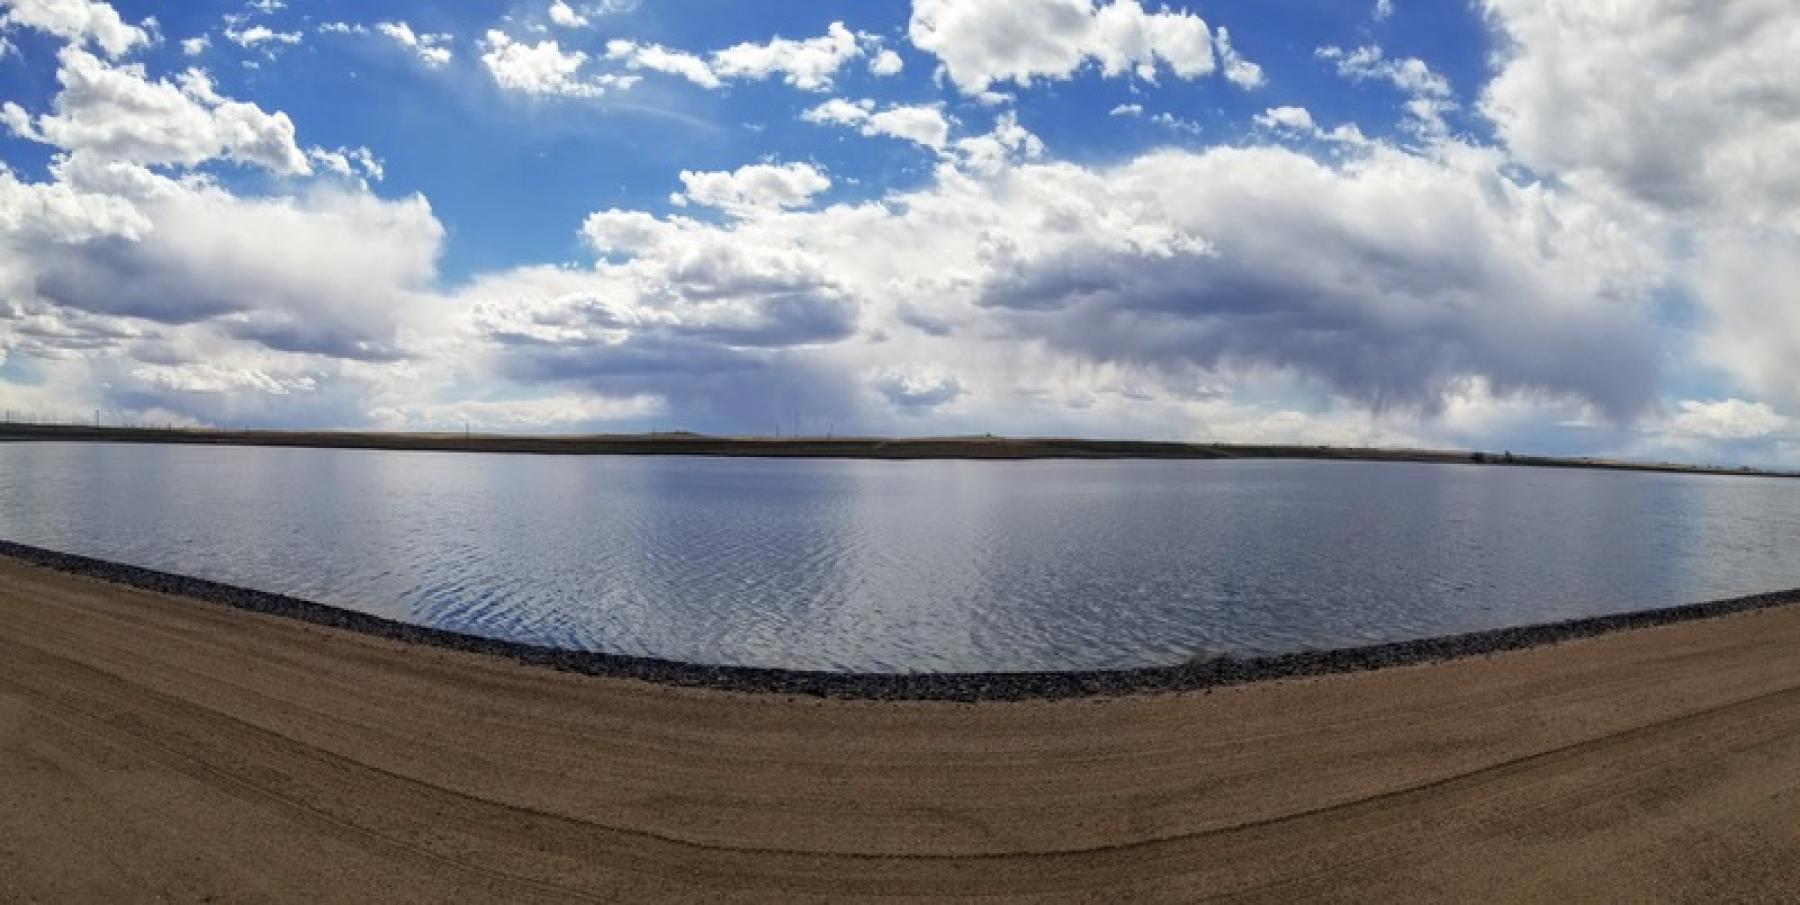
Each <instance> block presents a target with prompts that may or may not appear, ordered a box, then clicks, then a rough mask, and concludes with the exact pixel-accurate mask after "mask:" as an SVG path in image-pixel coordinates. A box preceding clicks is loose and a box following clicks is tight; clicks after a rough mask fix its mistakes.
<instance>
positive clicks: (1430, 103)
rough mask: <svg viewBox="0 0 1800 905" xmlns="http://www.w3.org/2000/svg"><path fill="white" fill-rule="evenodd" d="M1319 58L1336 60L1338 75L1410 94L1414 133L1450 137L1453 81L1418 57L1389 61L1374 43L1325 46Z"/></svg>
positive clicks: (1408, 105) (1408, 106) (1409, 112)
mask: <svg viewBox="0 0 1800 905" xmlns="http://www.w3.org/2000/svg"><path fill="white" fill-rule="evenodd" d="M1316 55H1317V56H1318V57H1319V58H1320V59H1322V60H1330V61H1332V62H1333V63H1334V64H1335V65H1336V67H1337V72H1338V75H1341V76H1343V77H1344V78H1346V79H1349V80H1351V81H1355V82H1364V81H1370V80H1375V81H1384V82H1388V83H1389V84H1392V85H1393V86H1394V87H1395V88H1398V89H1399V90H1400V91H1402V92H1404V93H1405V94H1407V95H1408V98H1407V100H1406V102H1405V105H1404V109H1405V111H1406V113H1407V116H1408V117H1409V118H1410V126H1411V128H1412V130H1413V131H1414V132H1415V133H1417V134H1418V135H1419V136H1420V137H1421V138H1424V139H1426V140H1428V141H1436V140H1441V139H1443V138H1444V137H1445V136H1447V135H1448V134H1449V131H1450V129H1449V126H1448V125H1447V124H1446V123H1445V122H1444V117H1445V116H1446V115H1447V114H1449V113H1450V112H1451V111H1453V110H1455V109H1456V108H1457V104H1456V102H1455V101H1454V100H1452V99H1451V98H1452V96H1453V92H1452V91H1451V88H1450V81H1449V80H1448V79H1446V78H1444V77H1443V76H1441V75H1439V74H1437V73H1435V72H1433V71H1431V67H1430V66H1429V65H1427V64H1426V63H1425V61H1424V60H1421V59H1418V58H1416V57H1407V58H1403V59H1397V60H1396V59H1389V58H1388V57H1387V55H1386V53H1385V52H1384V51H1383V50H1382V49H1381V48H1380V47H1378V46H1375V45H1373V44H1370V45H1365V46H1363V47H1359V48H1357V49H1355V50H1352V51H1346V50H1344V49H1343V48H1341V47H1335V46H1330V47H1321V48H1319V49H1318V51H1317V52H1316Z"/></svg>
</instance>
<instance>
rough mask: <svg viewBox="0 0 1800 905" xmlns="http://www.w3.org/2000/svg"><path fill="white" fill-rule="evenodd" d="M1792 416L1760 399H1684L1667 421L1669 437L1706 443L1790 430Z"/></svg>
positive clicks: (1759, 436) (1749, 438) (1763, 436)
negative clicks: (1789, 416)
mask: <svg viewBox="0 0 1800 905" xmlns="http://www.w3.org/2000/svg"><path fill="white" fill-rule="evenodd" d="M1791 423H1792V422H1791V419H1788V418H1786V417H1783V416H1782V415H1780V414H1777V413H1776V411H1775V410H1774V409H1772V408H1770V407H1769V406H1768V405H1766V404H1764V403H1761V402H1746V401H1744V400H1742V399H1721V400H1717V401H1714V402H1702V401H1699V400H1693V399H1689V400H1683V401H1682V402H1680V403H1678V404H1677V405H1676V408H1675V412H1674V413H1673V414H1672V415H1670V416H1669V418H1668V419H1667V420H1666V421H1665V422H1664V424H1663V425H1662V426H1661V427H1662V433H1664V434H1665V435H1666V436H1670V437H1675V438H1680V439H1685V440H1698V441H1703V442H1718V441H1741V440H1760V439H1763V438H1765V437H1769V436H1772V435H1775V434H1779V433H1783V432H1785V431H1787V430H1788V429H1789V426H1790V425H1791Z"/></svg>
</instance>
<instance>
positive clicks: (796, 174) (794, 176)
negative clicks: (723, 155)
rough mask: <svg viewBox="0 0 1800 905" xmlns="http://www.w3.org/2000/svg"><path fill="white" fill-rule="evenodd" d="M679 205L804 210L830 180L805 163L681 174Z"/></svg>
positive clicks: (745, 210)
mask: <svg viewBox="0 0 1800 905" xmlns="http://www.w3.org/2000/svg"><path fill="white" fill-rule="evenodd" d="M681 184H682V186H683V188H684V189H685V191H684V192H682V193H681V194H680V195H677V196H676V198H677V199H679V200H680V202H681V203H683V204H686V203H690V202H691V203H693V204H699V205H703V206H706V207H716V208H720V209H723V210H726V211H730V212H732V213H735V214H739V215H743V214H748V213H754V212H756V211H759V210H763V211H766V210H770V209H782V208H795V207H805V206H806V205H807V204H810V203H811V202H812V198H813V196H814V195H817V194H819V193H820V192H823V191H825V190H827V189H829V188H831V180H830V179H829V178H827V177H826V175H825V174H824V173H821V172H819V170H818V168H816V167H814V166H813V165H811V164H807V163H789V164H766V163H758V164H751V165H749V166H745V167H739V168H738V169H737V170H735V171H733V172H710V173H696V172H693V171H691V170H683V171H681Z"/></svg>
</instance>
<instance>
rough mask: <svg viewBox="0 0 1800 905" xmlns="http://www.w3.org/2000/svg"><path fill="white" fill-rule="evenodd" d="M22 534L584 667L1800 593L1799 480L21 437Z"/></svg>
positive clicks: (1494, 623) (871, 666)
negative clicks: (520, 644) (599, 659)
mask: <svg viewBox="0 0 1800 905" xmlns="http://www.w3.org/2000/svg"><path fill="white" fill-rule="evenodd" d="M0 538H4V539H6V540H11V541H16V542H19V543H25V544H31V545H35V546H41V547H48V548H51V549H55V550H61V551H64V552H70V553H79V554H83V555H87V556H93V557H99V558H102V559H109V560H114V561H118V562H125V563H130V564H133V565H138V566H145V567H149V568H155V569H162V570H166V571H172V572H178V573H183V574H188V575H194V576H199V577H203V578H209V579H213V580H217V581H223V582H228V583H231V584H238V585H243V586H246V587H251V588H256V589H259V590H265V591H273V592H278V593H284V594H290V595H293V596H297V597H303V598H306V599H310V600H316V601H320V602H323V603H330V604H336V605H339V606H343V607H348V608H351V609H356V610H362V611H366V612H369V613H373V614H376V615H380V616H385V617H389V618H393V619H399V620H403V621H407V622H412V623H417V624H422V625H428V626H433V627H438V628H444V629H450V630H454V631H460V632H467V633H471V634H477V635H484V636H490V637H498V638H505V639H511V640H518V641H527V642H532V643H537V644H547V645H554V646H561V647H568V648H576V649H582V650H598V651H608V652H614V653H624V654H636V655H646V656H655V657H664V658H670V659H677V660H686V661H692V662H701V663H716V664H733V665H748V666H774V667H786V668H794V669H829V670H843V671H865V672H909V671H989V670H1000V671H1008V670H1035V669H1076V668H1081V669H1087V668H1119V667H1131V666H1145V665H1163V664H1171V663H1177V662H1180V661H1182V660H1184V659H1186V658H1188V657H1191V656H1194V655H1195V654H1197V653H1203V652H1212V653H1239V654H1247V653H1272V652H1284V651H1292V650H1298V649H1304V648H1329V647H1342V646H1348V645H1358V644H1367V643H1371V642H1380V641H1393V640H1402V639H1409V638H1418V637H1427V636H1432V635H1443V634H1451V633H1460V632H1467V631H1474V630H1479V629H1488V628H1498V627H1503V626H1511V625H1524V624H1531V623H1537V622H1544V621H1550V620H1557V619H1565V618H1571V617H1577V616H1589V615H1600V614H1606V613H1615V612H1622V611H1628V610H1634V609H1649V608H1657V607H1665V606H1671V605H1675V604H1682V603H1692V602H1698V601H1701V600H1708V599H1715V598H1721V597H1731V596H1739V595H1744V594H1750V593H1757V592H1762V591H1771V590H1777V589H1787V588H1794V587H1800V555H1796V554H1795V552H1794V550H1795V542H1796V541H1797V540H1800V481H1793V480H1783V479H1778V478H1758V477H1730V478H1725V477H1708V476H1695V475H1674V474H1640V473H1623V472H1606V471H1582V470H1572V469H1540V468H1502V467H1485V468H1483V467H1468V466H1447V465H1420V464H1394V463H1360V462H1329V461H1269V460H1259V461H1032V462H961V461H914V462H890V461H866V460H824V459H804V460H801V459H704V458H681V457H647V458H626V457H547V456H509V455H493V454H462V453H431V452H391V451H363V450H315V449H257V448H231V447H201V446H148V445H146V446H134V445H124V444H74V443H0Z"/></svg>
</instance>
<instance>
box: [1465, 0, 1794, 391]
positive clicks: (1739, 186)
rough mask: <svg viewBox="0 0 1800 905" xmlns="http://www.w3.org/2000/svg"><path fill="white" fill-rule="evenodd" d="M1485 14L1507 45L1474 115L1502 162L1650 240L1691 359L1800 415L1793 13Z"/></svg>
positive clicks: (1769, 2)
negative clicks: (1682, 321)
mask: <svg viewBox="0 0 1800 905" xmlns="http://www.w3.org/2000/svg"><path fill="white" fill-rule="evenodd" d="M1483 6H1484V8H1485V10H1486V12H1487V13H1488V15H1489V17H1490V20H1491V21H1492V22H1493V23H1494V27H1495V29H1496V31H1497V35H1498V38H1499V40H1500V42H1501V44H1502V50H1501V52H1500V54H1499V60H1500V68H1499V71H1498V73H1497V74H1496V75H1495V77H1494V79H1493V80H1492V81H1491V82H1490V83H1489V84H1488V85H1487V87H1486V89H1485V90H1484V91H1483V92H1482V94H1481V100H1480V108H1481V110H1482V112H1483V113H1485V114H1486V115H1487V116H1488V117H1490V118H1491V119H1492V120H1493V122H1494V125H1495V129H1496V131H1497V132H1498V134H1499V136H1500V138H1501V140H1502V141H1503V142H1504V143H1505V145H1506V147H1507V148H1508V149H1509V151H1510V152H1511V153H1512V154H1514V155H1515V156H1516V157H1517V158H1518V159H1519V160H1520V161H1521V162H1522V163H1524V164H1525V165H1527V166H1530V167H1533V168H1535V169H1537V170H1539V171H1542V172H1548V173H1555V174H1556V175H1557V177H1558V178H1559V179H1560V180H1562V181H1563V182H1564V183H1566V184H1567V185H1569V186H1570V187H1571V189H1572V190H1573V191H1576V192H1579V193H1581V194H1582V195H1584V196H1586V197H1589V198H1593V199H1596V200H1597V201H1600V202H1604V203H1610V204H1613V205H1614V206H1615V211H1616V216H1617V217H1618V219H1620V220H1621V221H1624V222H1634V223H1637V224H1639V228H1640V229H1644V230H1646V231H1660V232H1661V233H1662V241H1663V242H1664V243H1665V245H1666V247H1667V248H1668V256H1669V258H1670V260H1671V261H1672V262H1674V266H1675V267H1676V269H1677V272H1676V274H1675V286H1676V288H1677V289H1679V290H1680V291H1682V292H1683V294H1684V295H1685V296H1686V297H1688V298H1690V299H1691V300H1692V301H1693V302H1695V303H1696V304H1697V306H1698V307H1699V309H1700V311H1701V312H1702V316H1701V318H1700V319H1699V320H1700V324H1699V326H1698V327H1697V328H1696V333H1697V337H1696V351H1697V352H1698V353H1699V356H1700V358H1701V360H1702V361H1703V362H1705V363H1706V364H1708V365H1710V366H1711V367H1713V368H1716V369H1717V370H1718V371H1719V372H1720V373H1722V374H1726V375H1729V376H1731V377H1732V378H1734V379H1735V380H1737V381H1738V382H1739V383H1740V385H1741V386H1742V387H1743V388H1744V389H1746V390H1749V391H1753V392H1755V393H1756V394H1758V395H1759V396H1760V397H1761V401H1765V402H1767V403H1769V404H1772V405H1775V406H1777V407H1778V409H1780V410H1781V412H1783V413H1784V414H1786V415H1794V414H1800V379H1796V377H1795V369H1794V362H1796V361H1800V306H1796V305H1794V304H1793V288H1792V287H1793V286H1795V285H1797V284H1800V283H1797V281H1800V171H1797V170H1796V169H1795V168H1794V167H1793V166H1792V165H1791V164H1790V161H1792V160H1794V159H1800V55H1797V54H1795V53H1794V48H1795V47H1796V46H1800V17H1796V16H1795V15H1794V10H1793V7H1792V6H1791V5H1790V4H1787V3H1782V2H1780V0H1734V2H1730V3H1724V4H1717V5H1694V4H1689V3H1683V2H1679V0H1645V2H1642V3H1636V4H1630V5H1616V4H1588V5H1573V6H1563V5H1556V4H1550V5H1543V4H1535V3H1528V2H1516V0H1485V2H1484V4H1483ZM1647 73H1648V74H1653V75H1654V78H1653V79H1649V78H1648V77H1647V76H1646V74H1647ZM1647 79H1648V80H1647ZM1676 136H1678V137H1679V138H1678V139H1677V138H1675V137H1676Z"/></svg>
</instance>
